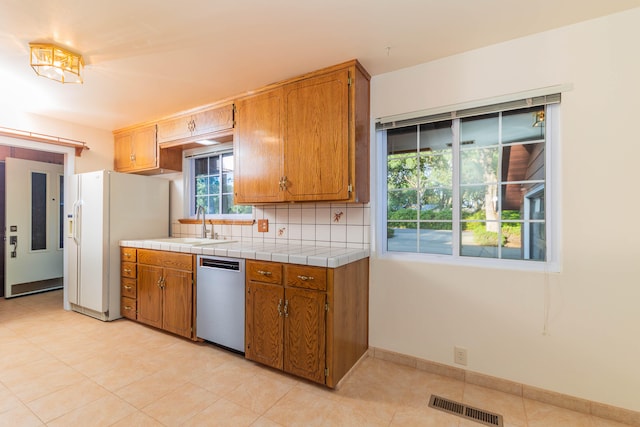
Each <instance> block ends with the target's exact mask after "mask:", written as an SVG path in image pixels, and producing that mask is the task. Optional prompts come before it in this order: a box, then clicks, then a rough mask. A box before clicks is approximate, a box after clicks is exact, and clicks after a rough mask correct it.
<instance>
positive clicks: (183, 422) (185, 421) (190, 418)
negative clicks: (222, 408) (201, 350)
mask: <svg viewBox="0 0 640 427" xmlns="http://www.w3.org/2000/svg"><path fill="white" fill-rule="evenodd" d="M196 385H197V384H196ZM207 391H209V390H207ZM209 393H212V394H215V395H216V400H214V401H213V402H211V403H210V404H209V405H207V406H205V407H204V408H202V410H200V411H198V412H196V413H195V414H192V415H191V416H190V417H189V418H187V419H186V420H183V421H182V423H181V425H184V424H187V423H188V422H189V421H190V420H192V419H193V418H195V417H197V416H198V415H200V414H201V413H202V412H204V411H206V410H207V409H209V408H210V407H212V406H213V405H215V404H216V403H217V402H219V401H220V400H222V399H223V397H222V396H220V395H219V394H216V393H213V392H209ZM228 401H229V400H228ZM149 405H150V404H149ZM149 405H147V406H149ZM145 408H146V406H145ZM140 411H141V412H143V413H144V414H145V415H148V416H150V417H151V418H153V419H154V420H156V421H158V422H159V423H160V424H162V425H163V426H164V425H166V424H164V423H163V422H162V421H160V420H158V419H157V418H155V417H153V416H152V415H151V414H149V413H148V412H146V411H144V409H140Z"/></svg>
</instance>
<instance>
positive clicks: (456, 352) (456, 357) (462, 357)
mask: <svg viewBox="0 0 640 427" xmlns="http://www.w3.org/2000/svg"><path fill="white" fill-rule="evenodd" d="M453 361H454V362H455V363H457V364H458V365H464V366H467V349H466V348H462V347H453Z"/></svg>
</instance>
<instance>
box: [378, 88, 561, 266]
mask: <svg viewBox="0 0 640 427" xmlns="http://www.w3.org/2000/svg"><path fill="white" fill-rule="evenodd" d="M536 100H537V102H533V104H534V105H533V106H531V104H532V102H531V100H530V99H529V100H523V101H521V102H519V103H516V105H519V106H523V107H521V108H517V107H516V108H514V107H513V105H514V104H513V103H510V104H509V105H507V106H505V105H501V104H500V105H495V106H488V107H484V108H480V109H474V110H471V111H470V110H463V111H457V112H455V113H448V114H439V115H434V116H426V117H421V118H417V119H411V120H406V121H404V122H390V123H386V124H378V131H379V132H378V137H379V140H380V141H381V142H382V144H381V145H382V146H383V149H384V150H385V158H386V161H385V167H386V173H385V175H386V183H385V187H386V191H385V193H386V194H385V197H384V199H385V200H384V202H385V204H386V212H385V214H386V215H385V222H386V227H384V229H385V231H384V232H383V242H384V245H385V246H386V247H384V251H386V252H387V253H417V254H425V256H428V255H431V256H439V257H442V256H447V257H449V258H452V259H458V260H463V259H470V258H473V259H479V258H485V259H494V260H518V261H528V262H531V261H538V262H546V261H548V260H549V259H548V247H549V241H548V238H547V234H548V233H547V230H548V222H549V217H548V215H549V212H550V211H549V209H548V204H549V198H548V197H547V193H548V188H549V185H550V183H549V182H548V179H549V174H548V165H547V163H548V159H549V157H548V154H549V153H548V146H549V144H551V143H552V141H551V140H550V139H551V138H550V132H549V129H548V128H549V120H548V118H549V112H550V111H551V110H553V109H554V108H555V107H556V106H555V105H548V104H550V103H551V102H549V101H552V102H553V103H556V102H559V95H556V96H553V97H539V98H537V99H536ZM527 104H529V105H527ZM536 104H537V105H536ZM505 107H507V108H505ZM508 107H511V108H508ZM474 113H475V114H474Z"/></svg>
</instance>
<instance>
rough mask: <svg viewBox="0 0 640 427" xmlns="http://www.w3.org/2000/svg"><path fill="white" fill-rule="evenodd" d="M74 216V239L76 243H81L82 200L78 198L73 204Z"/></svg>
mask: <svg viewBox="0 0 640 427" xmlns="http://www.w3.org/2000/svg"><path fill="white" fill-rule="evenodd" d="M73 217H74V218H75V223H74V224H73V241H74V242H75V243H76V245H79V244H80V224H81V222H82V201H80V200H78V201H76V202H75V203H74V204H73Z"/></svg>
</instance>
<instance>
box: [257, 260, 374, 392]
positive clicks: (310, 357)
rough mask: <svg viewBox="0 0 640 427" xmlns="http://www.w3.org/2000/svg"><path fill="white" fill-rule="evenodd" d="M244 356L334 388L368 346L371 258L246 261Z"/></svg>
mask: <svg viewBox="0 0 640 427" xmlns="http://www.w3.org/2000/svg"><path fill="white" fill-rule="evenodd" d="M246 275H247V276H246V327H245V357H246V358H247V359H250V360H254V361H256V362H259V363H262V364H265V365H268V366H271V367H273V368H276V369H281V370H284V371H285V372H288V373H291V374H293V375H297V376H299V377H303V378H306V379H309V380H312V381H315V382H317V383H321V384H325V385H327V386H329V387H335V386H336V384H337V383H338V382H339V381H340V379H341V378H342V377H343V376H344V375H345V374H346V373H347V372H348V371H349V369H351V367H352V366H353V365H354V364H355V363H356V362H357V361H358V360H359V359H360V358H361V357H362V356H363V355H364V353H365V352H366V351H367V349H368V335H369V333H368V317H369V316H368V300H369V291H368V289H369V285H368V283H369V260H368V258H365V259H363V260H360V261H356V262H354V263H351V264H348V265H345V266H342V267H339V268H335V269H332V268H323V267H310V266H301V265H293V264H282V263H275V262H262V261H253V260H247V264H246Z"/></svg>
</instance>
